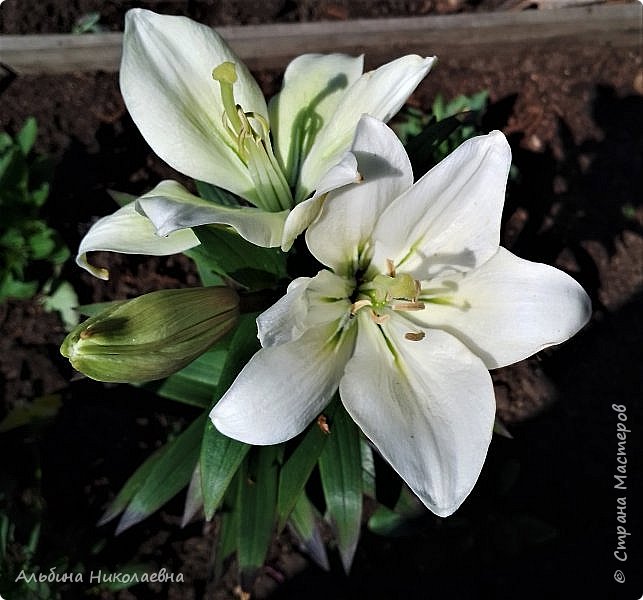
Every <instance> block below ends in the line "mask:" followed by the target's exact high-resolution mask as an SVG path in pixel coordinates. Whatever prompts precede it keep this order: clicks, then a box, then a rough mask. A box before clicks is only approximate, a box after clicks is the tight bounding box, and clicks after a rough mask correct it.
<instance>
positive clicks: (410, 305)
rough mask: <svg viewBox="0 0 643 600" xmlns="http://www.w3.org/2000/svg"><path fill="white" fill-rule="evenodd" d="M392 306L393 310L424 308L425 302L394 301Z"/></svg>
mask: <svg viewBox="0 0 643 600" xmlns="http://www.w3.org/2000/svg"><path fill="white" fill-rule="evenodd" d="M390 306H391V308H392V309H393V310H401V311H414V310H424V302H394V303H392V304H391V305H390Z"/></svg>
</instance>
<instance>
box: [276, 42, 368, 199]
mask: <svg viewBox="0 0 643 600" xmlns="http://www.w3.org/2000/svg"><path fill="white" fill-rule="evenodd" d="M363 66H364V60H363V57H362V56H360V57H352V56H347V55H345V54H326V55H324V54H303V55H301V56H298V57H297V58H295V59H294V60H293V61H292V62H291V63H290V64H289V65H288V67H287V68H286V72H285V73H284V81H283V87H282V89H281V91H280V92H279V93H278V94H277V95H276V96H275V97H274V98H272V100H271V101H270V105H269V111H270V127H271V129H272V134H273V139H274V151H275V155H276V156H277V159H278V160H279V163H280V164H281V166H282V168H283V170H284V174H285V175H286V179H287V180H288V182H289V184H290V186H291V187H294V184H295V183H296V181H297V175H298V173H299V167H300V166H301V162H302V161H303V160H304V158H305V157H306V155H307V154H308V152H309V150H310V148H311V146H312V145H313V143H314V141H315V137H316V135H317V133H318V132H319V130H320V129H321V127H322V126H323V125H324V124H325V123H327V122H328V120H329V119H330V118H331V116H332V115H333V113H334V112H335V109H336V107H337V104H338V103H339V101H340V99H341V97H342V96H343V95H344V93H345V92H346V90H347V89H348V88H349V87H350V86H351V85H352V84H353V83H354V82H355V81H356V80H357V79H359V77H360V75H361V74H362V69H363Z"/></svg>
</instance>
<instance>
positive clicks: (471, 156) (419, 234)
mask: <svg viewBox="0 0 643 600" xmlns="http://www.w3.org/2000/svg"><path fill="white" fill-rule="evenodd" d="M510 166H511V149H510V148H509V144H508V143H507V140H506V138H505V136H504V135H503V134H502V133H500V132H499V131H494V132H492V133H490V134H489V135H485V136H479V137H476V138H473V139H471V140H468V141H466V142H464V143H463V144H462V145H461V146H459V147H458V148H457V149H456V150H455V151H454V152H452V153H451V154H450V155H449V156H447V157H446V158H445V159H444V160H443V161H442V162H440V163H439V164H438V165H436V166H435V167H434V168H433V169H431V170H430V171H429V172H428V173H427V174H426V175H424V177H422V178H421V179H419V180H418V181H417V182H416V183H415V185H414V186H413V187H412V188H411V189H410V190H409V191H408V192H407V193H406V194H404V195H403V196H401V197H399V198H398V199H397V200H396V201H395V202H392V203H391V204H390V206H389V207H388V209H387V210H386V211H385V212H384V213H383V214H382V216H381V218H380V220H379V222H378V224H377V227H376V228H375V231H374V234H373V237H374V238H375V239H376V240H377V241H376V245H375V252H374V256H373V263H374V264H375V265H376V266H377V267H378V268H380V269H382V270H383V269H384V267H385V265H386V260H387V259H391V260H392V261H393V262H394V263H395V266H396V267H400V268H401V269H402V270H403V271H405V272H407V273H409V274H411V275H413V276H414V277H415V278H416V279H427V278H429V277H434V276H435V275H437V274H439V273H441V272H443V270H444V269H449V268H455V269H457V270H459V271H463V272H465V271H468V270H469V269H472V268H474V267H476V266H478V265H480V264H482V263H483V262H484V261H486V260H487V259H489V258H490V257H491V256H493V254H494V253H495V252H496V250H497V249H498V244H499V243H500V217H501V215H502V206H503V204H504V200H505V187H506V185H507V176H508V174H509V167H510Z"/></svg>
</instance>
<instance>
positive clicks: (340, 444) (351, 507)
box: [319, 408, 362, 573]
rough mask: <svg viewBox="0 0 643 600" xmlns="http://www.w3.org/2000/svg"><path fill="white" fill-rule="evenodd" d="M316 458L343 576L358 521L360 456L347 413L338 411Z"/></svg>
mask: <svg viewBox="0 0 643 600" xmlns="http://www.w3.org/2000/svg"><path fill="white" fill-rule="evenodd" d="M330 432H331V433H330V436H329V439H328V442H327V443H326V447H325V448H324V451H323V452H322V454H321V456H320V457H319V472H320V475H321V481H322V488H323V490H324V497H325V499H326V512H327V517H328V518H329V520H330V522H331V525H332V526H333V528H334V530H335V535H336V537H337V546H338V549H339V554H340V557H341V559H342V564H343V566H344V570H345V571H346V573H348V572H349V571H350V567H351V564H352V562H353V556H354V555H355V549H356V548H357V542H358V540H359V534H360V526H361V519H362V456H361V451H360V434H359V429H358V428H357V425H355V423H354V422H353V420H352V419H351V418H350V416H349V415H348V413H347V412H346V411H345V410H344V409H343V408H339V409H338V410H337V412H336V413H335V418H334V419H333V423H331V425H330Z"/></svg>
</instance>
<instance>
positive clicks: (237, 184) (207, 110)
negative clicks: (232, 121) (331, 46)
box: [120, 9, 268, 202]
mask: <svg viewBox="0 0 643 600" xmlns="http://www.w3.org/2000/svg"><path fill="white" fill-rule="evenodd" d="M225 61H230V62H233V63H235V66H236V71H237V77H238V79H237V82H236V83H235V85H234V94H235V100H236V101H237V103H238V104H239V105H241V106H242V108H243V110H244V111H246V112H249V111H254V112H257V113H259V114H261V115H263V116H264V117H265V118H267V114H268V110H267V107H266V103H265V100H264V98H263V95H262V93H261V90H260V88H259V86H258V85H257V83H256V81H255V80H254V79H253V77H252V75H250V73H249V71H248V70H247V68H246V67H245V66H244V65H243V63H242V62H241V61H240V59H239V58H238V57H237V56H236V55H235V54H234V53H233V52H232V50H231V49H230V48H229V47H228V45H227V44H226V43H225V42H224V41H223V39H222V38H221V37H220V36H219V35H218V34H217V33H216V32H215V31H213V30H212V29H210V28H209V27H206V26H204V25H201V24H199V23H195V22H194V21H191V20H190V19H187V18H185V17H174V16H166V15H157V14H155V13H153V12H151V11H148V10H143V9H133V10H130V11H128V13H127V15H126V18H125V34H124V38H123V58H122V62H121V71H120V85H121V92H122V94H123V98H124V100H125V104H126V105H127V109H128V110H129V113H130V115H131V116H132V119H133V120H134V122H135V123H136V125H137V127H138V128H139V129H140V131H141V133H142V134H143V137H144V138H145V140H146V141H147V143H148V144H149V145H150V146H151V147H152V149H153V150H154V152H156V154H158V155H159V156H160V157H161V158H162V159H163V160H164V161H165V162H167V163H168V164H169V165H170V166H172V167H174V168H175V169H177V170H178V171H180V172H181V173H185V174H186V175H189V176H190V177H193V178H194V179H199V180H201V181H207V182H209V183H212V184H215V185H218V186H221V187H223V188H225V189H227V190H230V191H232V192H234V193H236V194H239V195H240V196H242V197H244V198H246V199H248V200H250V201H251V202H253V201H254V200H255V199H256V193H255V191H254V186H253V184H252V180H251V179H250V176H249V174H248V171H247V169H246V168H245V166H244V164H243V162H242V161H241V160H240V159H239V157H238V156H237V154H236V152H235V151H234V150H233V149H232V143H231V139H230V137H229V135H228V134H227V133H226V131H225V130H224V128H223V119H222V116H223V104H222V102H221V94H220V88H219V84H218V83H217V82H216V81H214V80H213V79H212V70H213V69H214V68H215V67H217V66H219V65H220V64H221V63H223V62H225Z"/></svg>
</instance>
